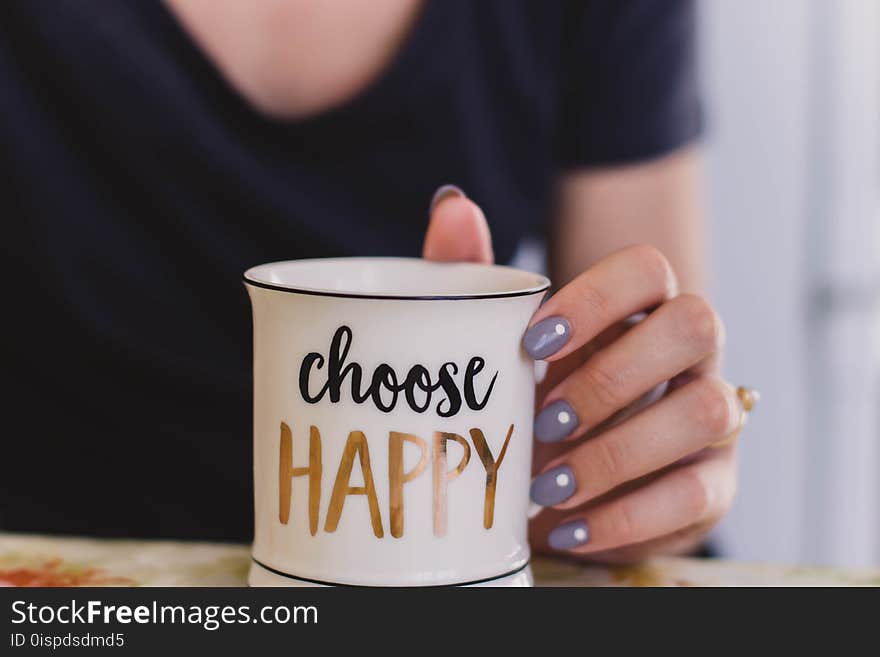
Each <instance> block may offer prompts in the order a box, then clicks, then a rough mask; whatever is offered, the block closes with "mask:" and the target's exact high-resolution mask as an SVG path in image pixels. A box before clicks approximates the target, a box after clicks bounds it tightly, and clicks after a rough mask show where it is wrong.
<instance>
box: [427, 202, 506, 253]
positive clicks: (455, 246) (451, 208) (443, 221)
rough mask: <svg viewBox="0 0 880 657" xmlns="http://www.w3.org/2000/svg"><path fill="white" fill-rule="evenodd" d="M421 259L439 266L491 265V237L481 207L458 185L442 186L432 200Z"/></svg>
mask: <svg viewBox="0 0 880 657" xmlns="http://www.w3.org/2000/svg"><path fill="white" fill-rule="evenodd" d="M430 215H431V217H430V220H429V221H428V231H427V233H426V234H425V244H424V246H423V247H422V257H423V258H425V259H426V260H436V261H439V262H453V261H458V262H479V263H483V264H492V262H494V260H495V256H494V255H493V254H492V236H491V235H490V233H489V224H488V223H487V222H486V217H485V215H484V214H483V211H482V210H480V206H478V205H477V204H476V203H474V202H473V201H471V200H470V199H468V198H467V197H466V196H465V195H464V192H463V191H461V190H460V189H459V188H458V187H456V186H455V185H443V186H442V187H440V188H439V189H438V190H437V191H436V192H434V197H433V198H432V199H431V209H430Z"/></svg>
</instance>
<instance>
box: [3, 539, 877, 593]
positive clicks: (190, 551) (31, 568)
mask: <svg viewBox="0 0 880 657" xmlns="http://www.w3.org/2000/svg"><path fill="white" fill-rule="evenodd" d="M532 564H533V568H534V573H535V583H536V585H537V586H880V569H876V570H837V569H830V568H811V567H804V566H779V565H765V564H745V563H736V562H730V561H723V560H715V559H684V558H664V559H656V560H653V561H649V562H647V563H644V564H642V565H639V566H628V567H619V568H602V567H597V566H584V565H579V564H574V563H570V562H565V561H560V560H556V559H547V558H537V559H535V560H534V561H533V562H532ZM249 566H250V548H249V546H244V545H233V544H218V543H190V542H176V541H135V540H107V539H90V538H67V537H63V538H61V537H49V536H34V535H27V534H3V533H0V586H245V584H246V578H247V572H248V568H249Z"/></svg>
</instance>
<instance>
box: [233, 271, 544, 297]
mask: <svg viewBox="0 0 880 657" xmlns="http://www.w3.org/2000/svg"><path fill="white" fill-rule="evenodd" d="M242 280H244V282H245V283H246V284H247V285H253V286H254V287H262V288H264V289H266V290H275V291H276V292H289V293H291V294H308V295H310V296H313V297H338V298H343V299H383V300H392V301H393V300H398V301H467V300H468V299H506V298H509V297H527V296H529V295H531V294H540V293H541V292H546V291H547V290H548V289H549V288H550V285H549V283H548V284H546V285H544V286H543V287H541V288H538V289H535V290H524V291H521V292H493V293H491V294H451V295H426V296H404V295H395V294H356V293H353V292H324V291H322V290H303V289H300V288H296V287H285V286H282V285H274V284H272V283H263V282H261V281H255V280H253V279H251V278H248V277H247V276H243V277H242Z"/></svg>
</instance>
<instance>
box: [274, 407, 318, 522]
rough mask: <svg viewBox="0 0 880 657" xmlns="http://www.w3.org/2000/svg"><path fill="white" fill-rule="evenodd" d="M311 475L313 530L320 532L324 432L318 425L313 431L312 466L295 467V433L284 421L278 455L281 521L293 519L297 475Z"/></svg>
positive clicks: (310, 519)
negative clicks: (292, 506)
mask: <svg viewBox="0 0 880 657" xmlns="http://www.w3.org/2000/svg"><path fill="white" fill-rule="evenodd" d="M303 475H308V477H309V531H310V532H311V533H312V536H314V535H315V534H316V533H317V532H318V510H319V508H320V506H321V434H320V433H319V432H318V427H314V426H313V427H311V429H310V430H309V465H308V467H304V468H295V467H293V434H292V433H291V431H290V427H289V426H287V424H286V423H284V422H282V423H281V445H280V449H279V458H278V520H279V521H281V524H282V525H286V524H287V522H288V520H290V497H291V489H292V484H293V478H294V477H302V476H303Z"/></svg>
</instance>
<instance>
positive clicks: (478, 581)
mask: <svg viewBox="0 0 880 657" xmlns="http://www.w3.org/2000/svg"><path fill="white" fill-rule="evenodd" d="M251 559H253V562H254V563H255V564H257V565H258V566H260V568H265V569H266V570H268V571H269V572H270V573H274V574H275V575H281V576H282V577H286V578H287V579H295V580H299V581H300V582H308V583H309V584H320V585H322V586H341V587H345V588H354V589H374V588H383V587H378V586H372V585H370V584H340V583H338V582H325V581H323V580H320V579H311V578H309V577H300V576H299V575H291V574H290V573H285V572H284V571H281V570H277V569H275V568H272V567H271V566H267V565H266V564H264V563H263V562H262V561H259V560H258V559H257V558H256V557H251ZM528 565H529V562H528V561H526V562H525V563H524V564H523V565H522V566H520V567H519V568H515V569H513V570H511V571H509V572H506V573H502V574H501V575H495V576H494V577H484V578H483V579H475V580H471V581H470V582H460V583H458V584H421V585H416V586H405V585H402V586H390V587H388V588H407V589H442V588H450V587H456V586H474V585H475V584H485V583H486V582H492V581H495V580H496V579H502V578H503V577H510V576H511V575H515V574H516V573H518V572H521V571H523V570H525V569H526V568H527V567H528Z"/></svg>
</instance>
